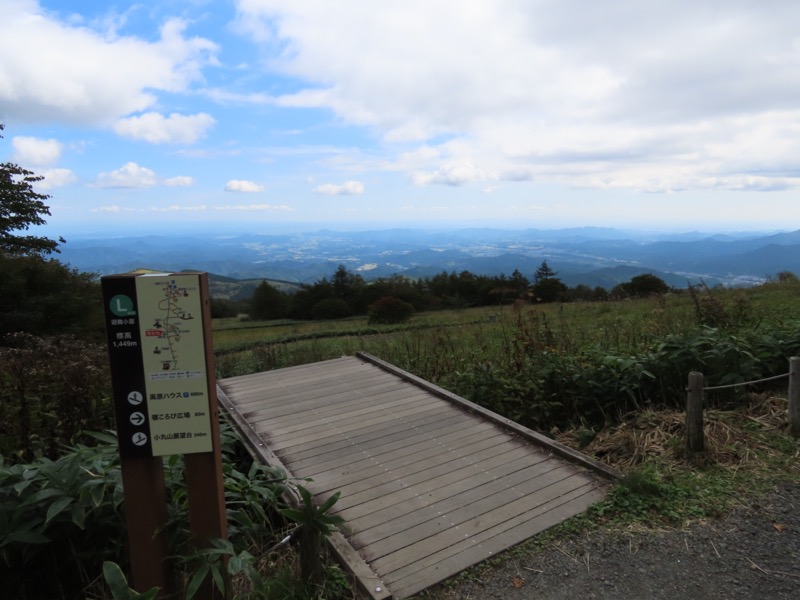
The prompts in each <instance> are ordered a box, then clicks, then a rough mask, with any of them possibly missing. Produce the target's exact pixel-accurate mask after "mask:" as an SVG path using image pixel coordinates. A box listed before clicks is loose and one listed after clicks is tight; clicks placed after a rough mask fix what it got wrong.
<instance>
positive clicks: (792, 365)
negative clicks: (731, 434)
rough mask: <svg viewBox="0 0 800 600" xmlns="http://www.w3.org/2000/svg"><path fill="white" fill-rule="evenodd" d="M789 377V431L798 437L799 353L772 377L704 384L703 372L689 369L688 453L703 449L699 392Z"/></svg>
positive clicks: (701, 399)
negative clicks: (786, 370)
mask: <svg viewBox="0 0 800 600" xmlns="http://www.w3.org/2000/svg"><path fill="white" fill-rule="evenodd" d="M787 377H788V379H789V411H788V420H789V433H790V434H791V435H792V436H794V437H796V438H800V357H798V356H793V357H791V358H790V359H789V372H788V373H784V374H783V375H775V376H774V377H765V378H763V379H756V380H754V381H742V382H739V383H731V384H728V385H715V386H709V387H704V386H703V382H704V378H703V374H702V373H698V372H697V371H692V372H691V373H689V383H688V385H687V386H686V449H687V451H688V452H689V455H690V456H691V455H693V454H699V453H702V452H703V451H704V449H705V440H704V435H703V392H704V391H711V390H724V389H730V388H735V387H742V386H747V385H754V384H757V383H765V382H767V381H776V380H778V379H784V378H787Z"/></svg>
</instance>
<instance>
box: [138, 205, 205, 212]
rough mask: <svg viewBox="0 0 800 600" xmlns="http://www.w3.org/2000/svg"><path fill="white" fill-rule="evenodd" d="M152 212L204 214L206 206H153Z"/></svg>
mask: <svg viewBox="0 0 800 600" xmlns="http://www.w3.org/2000/svg"><path fill="white" fill-rule="evenodd" d="M149 210H150V212H203V211H204V210H206V205H205V204H197V205H195V206H184V205H180V204H170V205H169V206H151V207H150V208H149Z"/></svg>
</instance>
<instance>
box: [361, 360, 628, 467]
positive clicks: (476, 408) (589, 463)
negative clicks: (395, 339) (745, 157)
mask: <svg viewBox="0 0 800 600" xmlns="http://www.w3.org/2000/svg"><path fill="white" fill-rule="evenodd" d="M356 357H357V358H359V359H361V360H363V361H364V362H368V363H371V364H373V365H375V366H377V367H380V368H381V369H383V370H384V371H387V372H388V373H392V374H393V375H396V376H397V377H400V378H401V379H403V380H404V381H407V382H408V383H412V384H414V385H416V386H418V387H420V388H422V389H424V390H425V391H427V392H430V393H431V394H433V395H435V396H437V397H439V398H442V399H444V400H447V401H449V402H451V403H453V404H456V405H458V406H460V407H462V408H464V409H465V410H468V411H470V412H472V413H477V414H479V415H481V416H482V417H484V418H486V419H488V420H490V421H492V422H493V423H497V424H498V425H500V426H502V427H505V428H506V429H510V430H512V431H513V432H514V433H516V434H518V435H520V436H522V437H524V438H525V439H527V440H529V441H531V442H533V443H535V444H537V445H539V446H542V447H544V448H546V449H548V450H550V451H551V452H552V453H553V454H556V455H558V456H560V457H561V458H563V459H565V460H568V461H569V462H571V463H573V464H577V465H580V466H582V467H584V468H586V469H589V470H590V471H594V472H595V473H597V474H599V475H601V476H602V477H605V478H606V479H610V480H611V481H618V480H619V479H621V477H622V474H621V473H620V472H619V471H617V470H616V469H615V468H613V467H611V466H609V465H607V464H605V463H602V462H600V461H599V460H595V459H594V458H591V457H589V456H586V455H584V454H581V453H580V452H578V451H577V450H573V449H572V448H570V447H569V446H565V445H564V444H562V443H560V442H557V441H555V440H553V439H550V438H549V437H547V436H545V435H542V434H541V433H537V432H536V431H533V430H532V429H528V428H527V427H525V426H524V425H520V424H519V423H515V422H514V421H512V420H511V419H507V418H506V417H503V416H502V415H499V414H497V413H496V412H493V411H491V410H489V409H488V408H484V407H483V406H480V405H478V404H475V403H474V402H470V401H469V400H467V399H466V398H462V397H461V396H459V395H457V394H454V393H453V392H449V391H447V390H446V389H444V388H441V387H439V386H438V385H435V384H433V383H431V382H430V381H426V380H424V379H422V378H421V377H417V376H416V375H414V374H413V373H409V372H408V371H404V370H403V369H400V368H398V367H395V366H394V365H392V364H390V363H388V362H386V361H384V360H381V359H380V358H378V357H376V356H373V355H371V354H368V353H366V352H356Z"/></svg>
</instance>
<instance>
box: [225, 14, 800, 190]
mask: <svg viewBox="0 0 800 600" xmlns="http://www.w3.org/2000/svg"><path fill="white" fill-rule="evenodd" d="M237 6H238V10H239V21H238V23H239V27H240V28H241V29H242V30H245V31H247V32H249V33H250V35H251V36H252V38H253V39H254V40H255V41H257V42H258V43H259V44H261V45H262V47H263V48H265V49H267V50H271V51H272V55H273V60H272V63H271V67H272V68H274V69H276V70H278V71H280V72H281V73H284V74H287V75H289V76H292V77H295V78H298V79H300V80H303V81H309V82H313V84H312V85H308V86H306V87H305V88H304V89H301V90H299V91H296V92H294V93H291V94H286V95H283V96H281V97H280V98H279V99H278V101H279V102H280V104H281V105H282V106H295V107H320V108H326V109H329V110H331V111H332V112H334V113H335V114H336V115H337V116H338V117H339V118H341V119H342V120H343V121H344V122H346V123H350V124H357V125H362V126H366V127H369V128H371V129H373V130H374V131H375V132H377V133H378V134H379V135H380V136H381V137H382V139H383V140H384V142H386V143H387V144H390V145H391V144H394V145H396V146H405V147H406V149H407V150H412V151H419V150H420V149H422V148H427V157H426V159H425V160H424V161H420V160H417V161H415V162H406V161H404V160H403V159H404V157H405V158H408V157H410V156H412V154H405V155H403V154H398V155H397V159H396V161H395V168H397V169H399V170H402V171H406V172H408V173H409V175H410V178H411V181H412V182H414V183H416V184H419V185H426V184H446V185H462V184H465V183H468V182H470V181H507V180H513V181H518V180H520V179H526V180H538V181H548V182H558V183H567V184H570V185H578V186H587V187H596V188H629V189H635V190H643V191H669V190H681V189H690V188H694V189H707V188H709V187H712V188H722V189H747V188H750V187H754V188H757V189H763V182H761V181H760V179H759V177H767V178H773V177H774V187H776V188H785V187H795V186H797V184H798V172H797V169H796V168H794V167H792V164H797V160H798V159H800V137H798V136H797V131H798V129H800V102H798V100H800V79H798V78H797V76H796V74H797V73H798V72H800V52H798V51H797V49H798V47H800V34H799V33H798V30H797V28H796V27H795V25H796V23H798V22H800V4H797V3H789V2H766V3H760V4H759V3H745V2H730V3H728V2H725V3H723V2H717V1H713V0H709V1H705V2H697V1H696V0H691V1H689V0H676V1H675V2H670V3H662V4H660V5H657V6H652V5H651V4H645V3H641V2H638V1H636V0H627V1H620V2H614V3H602V4H601V3H589V4H587V3H586V2H583V1H582V0H559V2H554V1H552V0H498V1H497V2H483V1H481V0H462V1H459V2H429V1H427V0H408V1H406V2H403V3H400V4H394V5H390V6H387V5H386V4H385V3H374V2H369V1H366V0H363V1H355V2H350V3H347V5H346V6H342V5H340V4H338V3H329V2H325V1H324V0H317V1H309V2H294V1H292V0H239V1H238V2H237ZM416 156H417V158H419V154H416Z"/></svg>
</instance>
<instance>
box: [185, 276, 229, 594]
mask: <svg viewBox="0 0 800 600" xmlns="http://www.w3.org/2000/svg"><path fill="white" fill-rule="evenodd" d="M200 287H201V289H202V297H203V329H204V336H205V340H206V373H207V377H208V400H209V416H210V418H211V439H212V442H213V449H212V451H211V452H199V453H195V454H186V455H185V456H184V468H185V473H184V475H185V478H186V497H187V501H188V504H189V529H190V531H191V534H192V538H193V540H194V543H195V545H197V546H198V547H200V548H203V547H208V546H209V539H211V538H222V539H226V538H227V537H228V521H227V518H226V515H225V485H224V479H223V476H222V452H221V449H220V439H219V404H218V402H217V382H216V375H215V369H216V368H215V364H214V349H213V344H212V343H211V339H212V332H211V300H210V297H209V294H208V275H207V274H206V273H201V274H200ZM228 587H229V586H226V588H228ZM226 591H229V590H227V589H226ZM196 597H197V598H198V599H199V600H221V599H222V598H224V596H223V595H222V594H220V593H219V590H217V588H216V586H215V585H214V584H213V581H212V579H211V578H210V577H209V578H208V581H206V582H205V583H204V584H203V586H202V587H201V588H200V589H199V590H198V592H197V595H196Z"/></svg>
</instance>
